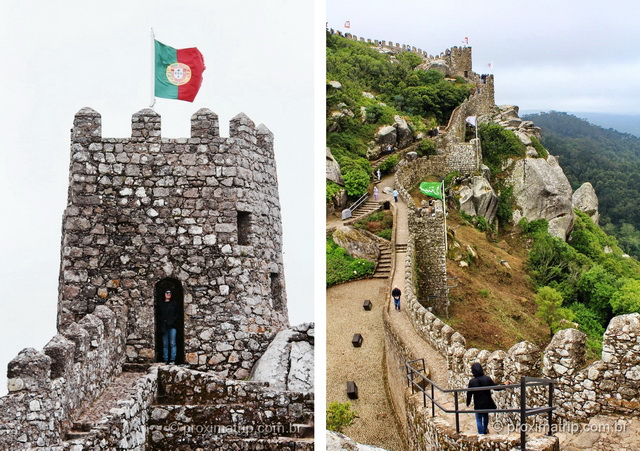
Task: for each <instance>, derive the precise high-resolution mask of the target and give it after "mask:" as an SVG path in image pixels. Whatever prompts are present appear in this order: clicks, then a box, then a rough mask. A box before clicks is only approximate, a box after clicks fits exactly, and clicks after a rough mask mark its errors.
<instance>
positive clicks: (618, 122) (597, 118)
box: [521, 110, 640, 137]
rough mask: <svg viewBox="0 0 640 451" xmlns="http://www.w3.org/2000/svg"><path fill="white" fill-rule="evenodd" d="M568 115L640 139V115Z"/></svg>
mask: <svg viewBox="0 0 640 451" xmlns="http://www.w3.org/2000/svg"><path fill="white" fill-rule="evenodd" d="M541 112H542V111H539V110H535V111H534V110H530V111H527V110H524V111H521V113H522V114H523V115H529V114H538V113H541ZM567 114H571V115H573V116H576V117H578V118H580V119H586V120H587V121H588V122H590V123H591V124H593V125H598V126H600V127H602V128H612V129H614V130H616V131H619V132H620V133H629V134H631V135H634V136H638V137H640V115H630V114H607V113H584V112H573V111H569V112H567Z"/></svg>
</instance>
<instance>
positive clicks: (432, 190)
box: [420, 182, 442, 199]
mask: <svg viewBox="0 0 640 451" xmlns="http://www.w3.org/2000/svg"><path fill="white" fill-rule="evenodd" d="M420 192H421V193H422V194H424V195H425V196H431V197H435V198H436V199H442V183H441V182H422V183H421V184H420Z"/></svg>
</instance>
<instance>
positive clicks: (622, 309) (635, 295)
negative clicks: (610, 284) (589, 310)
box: [611, 279, 640, 315]
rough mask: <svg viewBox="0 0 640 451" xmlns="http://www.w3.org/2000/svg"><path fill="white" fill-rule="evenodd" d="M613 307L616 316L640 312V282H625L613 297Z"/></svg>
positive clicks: (634, 280)
mask: <svg viewBox="0 0 640 451" xmlns="http://www.w3.org/2000/svg"><path fill="white" fill-rule="evenodd" d="M611 307H612V308H613V313H614V314H616V315H624V314H626V313H637V312H640V280H636V279H627V280H625V281H624V283H623V284H622V286H621V287H620V289H619V290H618V291H617V292H616V293H614V294H613V296H612V297H611Z"/></svg>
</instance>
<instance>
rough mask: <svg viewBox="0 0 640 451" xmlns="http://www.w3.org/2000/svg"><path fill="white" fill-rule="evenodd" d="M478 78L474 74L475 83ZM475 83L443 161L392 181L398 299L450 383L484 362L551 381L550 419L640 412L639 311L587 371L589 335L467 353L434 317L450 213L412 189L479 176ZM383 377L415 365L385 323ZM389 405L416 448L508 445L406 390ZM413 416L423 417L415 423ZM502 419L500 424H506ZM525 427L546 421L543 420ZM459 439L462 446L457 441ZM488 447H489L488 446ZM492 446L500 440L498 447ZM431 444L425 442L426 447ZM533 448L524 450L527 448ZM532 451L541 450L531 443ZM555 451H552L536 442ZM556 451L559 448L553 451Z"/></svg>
mask: <svg viewBox="0 0 640 451" xmlns="http://www.w3.org/2000/svg"><path fill="white" fill-rule="evenodd" d="M476 76H477V75H476V74H471V78H475V77H476ZM486 80H487V82H486V83H481V84H479V85H478V90H477V92H476V93H475V94H474V95H472V96H470V97H469V99H467V101H465V102H464V103H463V104H462V105H460V106H459V107H458V108H456V110H455V111H454V113H453V114H452V117H451V120H450V122H449V124H448V126H447V129H446V133H444V134H443V136H441V137H439V138H438V139H439V146H438V149H439V154H438V155H435V156H430V157H424V158H419V159H417V160H414V161H410V162H408V163H407V164H406V165H404V166H402V167H401V168H400V169H399V170H398V171H397V173H396V175H395V185H396V188H397V189H398V191H399V193H400V196H401V197H402V199H403V200H404V202H405V203H406V204H407V205H408V207H409V208H408V210H409V211H408V215H409V217H408V220H409V233H410V237H409V242H408V243H407V259H406V261H405V274H406V278H405V285H404V290H403V296H404V299H405V302H406V309H407V311H408V314H409V317H410V318H411V321H412V323H413V326H414V329H415V330H416V332H417V333H418V335H419V336H420V337H421V338H422V339H424V340H425V341H427V342H428V343H429V344H430V345H431V346H432V347H433V348H434V349H436V350H437V351H438V352H439V353H440V354H441V355H442V356H443V357H445V358H446V359H447V365H448V373H449V386H450V387H452V388H459V387H465V386H466V385H467V382H468V380H469V379H470V378H471V377H472V375H471V373H470V367H471V363H473V362H476V361H478V362H480V363H482V364H483V366H484V368H485V370H486V373H487V374H489V375H490V376H491V377H492V378H494V380H496V381H503V380H505V379H506V378H508V379H510V380H512V381H517V380H518V379H519V378H520V377H521V376H533V377H546V378H551V379H556V380H557V381H558V384H557V385H556V389H555V392H554V404H555V405H556V406H557V410H556V411H555V413H554V417H555V419H556V421H558V422H563V421H587V420H588V419H589V418H590V417H592V416H593V415H596V414H617V415H638V412H640V314H631V315H623V316H619V317H616V318H614V319H612V321H611V322H610V324H609V327H608V328H607V331H606V333H605V335H604V338H603V352H602V359H601V360H598V361H596V362H593V363H591V364H590V365H588V366H586V367H585V350H586V349H585V341H586V340H585V338H586V337H585V335H584V334H583V333H582V332H579V331H578V330H575V329H566V330H562V331H560V332H558V333H556V334H555V336H554V337H553V339H552V341H551V343H550V344H549V345H548V346H547V347H546V349H544V350H540V349H538V348H537V347H536V346H535V345H533V344H532V343H529V342H521V343H518V344H516V345H514V346H513V347H511V348H510V349H509V350H507V351H494V352H489V351H487V350H479V349H475V348H468V347H467V345H466V340H465V337H464V336H463V335H462V334H461V333H460V332H459V331H456V330H455V329H453V328H452V327H450V326H449V325H447V324H445V323H444V322H443V321H442V320H441V319H439V318H438V316H443V315H444V316H446V315H447V312H448V287H447V283H448V281H447V268H446V252H447V241H446V240H447V238H446V237H447V231H446V215H445V213H444V211H443V210H442V208H436V214H435V216H428V217H425V216H424V215H422V214H421V212H420V206H417V205H415V204H414V202H413V199H412V197H411V195H410V194H409V192H410V191H411V190H412V189H413V188H414V187H415V186H416V184H417V183H419V181H420V180H421V179H423V177H425V176H428V175H433V176H437V177H440V178H442V177H444V176H445V175H446V174H448V173H451V172H454V171H459V172H460V173H461V174H463V175H465V174H466V175H471V174H473V173H477V172H478V171H481V169H482V166H481V165H482V160H481V152H480V147H479V145H480V143H479V142H476V140H475V139H472V140H471V141H469V142H465V134H466V133H465V132H466V130H465V127H466V125H465V119H466V118H467V117H469V116H483V115H484V116H485V117H486V116H488V115H489V116H490V114H491V112H492V111H493V110H495V105H494V100H493V89H494V85H493V83H494V81H493V77H492V76H489V77H486ZM385 335H386V337H385V342H386V356H387V361H388V362H392V363H391V364H388V365H387V373H388V374H387V380H389V381H394V380H396V379H401V378H403V377H406V376H405V372H404V368H403V366H402V361H408V360H411V359H416V358H421V357H423V356H417V355H412V354H411V352H410V348H411V347H410V346H408V344H406V343H402V342H400V341H399V340H398V337H397V334H396V333H395V332H394V331H393V327H392V325H391V323H390V322H388V321H385ZM389 389H390V392H391V398H392V404H393V405H394V409H395V411H396V414H397V416H398V417H399V418H400V419H401V421H403V422H404V425H403V426H404V431H405V433H406V434H407V437H408V441H409V443H410V445H411V446H412V447H415V448H416V449H430V448H429V445H428V444H431V445H433V444H438V446H439V447H443V449H461V448H460V447H461V446H465V448H464V449H469V450H476V449H477V450H480V449H494V448H493V447H492V446H494V447H499V446H506V444H507V443H511V442H510V441H513V440H514V438H513V437H510V438H506V439H505V440H506V441H504V440H503V442H501V443H498V442H497V441H499V440H498V437H495V440H494V438H487V439H486V440H485V439H484V438H483V439H482V440H481V439H480V438H477V437H476V439H469V440H468V439H464V438H463V439H460V437H458V436H457V435H454V433H453V430H452V427H451V426H450V425H447V424H446V422H444V421H443V420H439V419H436V420H431V419H430V412H428V411H427V410H426V409H424V408H422V403H421V402H420V403H419V405H418V403H417V401H416V400H415V399H413V398H412V397H409V396H408V394H407V392H406V385H404V386H402V385H399V384H397V383H390V385H389ZM527 391H528V394H527V397H528V401H527V402H528V403H530V404H528V405H537V406H543V405H546V402H547V398H548V392H547V391H546V389H542V388H539V387H537V388H532V389H528V390H527ZM517 396H518V394H516V392H515V391H514V392H512V391H505V392H496V393H495V398H496V401H497V404H498V407H499V408H509V407H512V406H514V405H518V402H519V401H518V399H516V398H517ZM417 418H421V420H420V421H417ZM500 419H501V420H503V424H504V421H507V422H508V423H511V424H512V425H514V426H515V425H517V424H518V423H519V419H518V418H515V417H513V416H506V417H505V416H501V417H500ZM505 419H506V420H505ZM528 421H542V417H541V416H536V417H532V418H530V419H529V420H528ZM460 440H462V441H460ZM491 440H493V442H491ZM496 440H497V441H496ZM425 444H427V445H425ZM528 446H529V444H528ZM536 446H537V445H536ZM539 446H541V448H532V449H547V448H545V447H546V446H550V448H548V449H552V448H553V446H555V445H553V444H545V445H539ZM553 449H555V448H553Z"/></svg>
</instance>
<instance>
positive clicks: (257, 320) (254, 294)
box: [58, 108, 288, 378]
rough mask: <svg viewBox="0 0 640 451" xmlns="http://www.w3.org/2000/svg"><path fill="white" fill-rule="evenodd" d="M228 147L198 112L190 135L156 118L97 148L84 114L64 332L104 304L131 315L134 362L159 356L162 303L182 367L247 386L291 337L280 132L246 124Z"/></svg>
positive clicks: (74, 167)
mask: <svg viewBox="0 0 640 451" xmlns="http://www.w3.org/2000/svg"><path fill="white" fill-rule="evenodd" d="M229 135H230V136H229V138H222V137H220V136H219V123H218V116H217V115H216V114H215V113H213V112H212V111H210V110H207V109H201V110H199V111H197V112H196V113H195V114H194V115H193V116H192V117H191V136H190V137H189V138H178V139H167V138H162V136H161V121H160V116H159V115H158V114H157V113H156V112H154V111H153V110H151V109H144V110H142V111H139V112H138V113H136V114H134V115H133V117H132V133H131V137H130V138H123V139H111V138H103V137H102V124H101V116H100V114H98V113H97V112H96V111H94V110H92V109H90V108H83V109H82V110H80V111H79V112H78V113H77V114H76V116H75V119H74V126H73V129H72V133H71V163H70V170H69V173H70V176H69V192H68V202H67V207H66V210H65V213H64V218H63V230H62V249H61V269H60V284H59V298H58V328H59V329H61V328H63V327H65V326H66V325H68V324H70V323H71V322H74V321H76V322H77V321H79V320H80V319H81V318H82V317H83V316H85V315H86V314H87V313H91V312H92V311H93V310H94V309H95V307H96V306H97V305H101V304H105V305H107V306H111V305H113V306H121V307H125V308H126V311H127V325H126V332H127V338H126V361H127V362H130V363H147V362H152V361H155V360H157V359H158V354H159V353H158V346H157V344H158V334H157V332H156V324H155V323H156V315H155V313H154V306H155V304H156V303H157V302H159V301H160V300H161V299H162V293H163V292H164V290H165V289H167V288H171V289H172V290H173V291H174V293H176V298H177V300H178V302H179V304H180V305H181V315H180V316H181V320H180V327H179V328H178V346H179V355H178V361H179V362H180V361H182V362H185V363H187V364H189V365H190V366H192V367H193V368H196V369H207V370H213V371H216V372H218V373H219V374H220V375H221V376H229V377H235V378H244V377H245V376H246V375H248V372H249V370H250V369H251V368H252V366H253V364H254V363H255V361H256V360H257V359H258V358H259V357H260V355H261V354H262V353H263V352H264V349H266V347H267V345H268V344H269V342H270V340H271V338H272V337H273V335H274V334H275V333H276V332H277V331H279V330H281V329H283V328H285V327H286V326H288V319H287V304H286V295H285V283H284V271H283V261H282V224H281V218H280V204H279V198H278V183H277V175H276V165H275V160H274V154H273V134H272V133H271V132H270V131H269V130H268V129H267V128H266V127H265V126H264V125H260V126H258V127H256V126H255V125H254V123H253V122H252V121H251V120H250V119H249V118H248V117H247V116H245V115H244V114H242V113H241V114H239V115H237V116H236V117H234V118H233V119H232V120H231V121H230V126H229Z"/></svg>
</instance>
